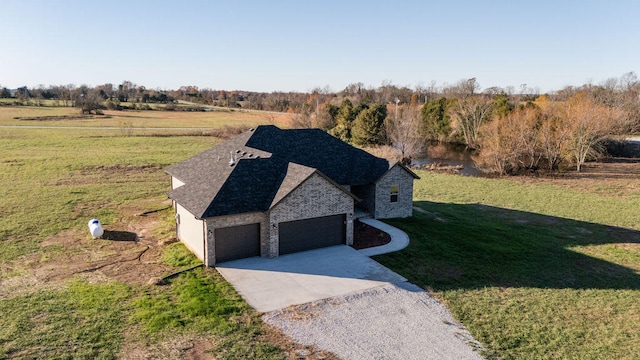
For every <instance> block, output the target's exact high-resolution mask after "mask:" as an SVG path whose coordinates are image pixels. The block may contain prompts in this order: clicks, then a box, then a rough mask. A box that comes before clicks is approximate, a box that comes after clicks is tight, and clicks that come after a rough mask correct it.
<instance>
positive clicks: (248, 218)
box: [205, 212, 270, 266]
mask: <svg viewBox="0 0 640 360" xmlns="http://www.w3.org/2000/svg"><path fill="white" fill-rule="evenodd" d="M205 220H206V223H207V248H206V258H207V260H206V261H205V265H206V266H214V265H215V258H216V254H215V252H216V247H215V240H216V239H215V231H213V230H214V229H218V228H225V227H231V226H238V225H247V224H255V223H259V224H260V256H262V257H270V252H269V242H268V239H269V226H268V223H267V216H266V214H265V213H262V212H253V213H246V214H237V215H226V216H216V217H212V218H207V219H205Z"/></svg>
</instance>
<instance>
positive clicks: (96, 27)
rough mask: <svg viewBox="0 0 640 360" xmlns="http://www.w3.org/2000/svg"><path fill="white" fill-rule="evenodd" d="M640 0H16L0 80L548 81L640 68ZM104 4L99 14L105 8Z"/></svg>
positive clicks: (287, 86) (305, 87)
mask: <svg viewBox="0 0 640 360" xmlns="http://www.w3.org/2000/svg"><path fill="white" fill-rule="evenodd" d="M638 10H640V3H637V2H634V1H630V0H622V1H617V2H615V3H614V4H610V3H606V2H603V1H595V0H591V1H581V2H576V1H569V0H566V1H561V2H552V1H549V0H544V1H540V2H537V3H535V6H528V5H523V4H514V3H512V2H509V1H505V0H498V1H493V2H491V3H490V4H483V3H476V2H473V1H461V0H460V1H455V2H448V3H446V4H441V3H423V2H421V1H402V2H400V3H395V4H392V5H390V4H388V3H384V2H381V1H373V2H370V1H367V2H362V1H355V2H349V3H346V4H343V3H340V2H337V1H328V2H323V3H322V4H313V3H311V4H309V3H306V4H299V3H297V2H294V1H279V2H276V3H262V2H256V1H248V2H244V3H242V4H240V5H237V4H233V3H209V2H206V1H192V2H188V3H183V4H180V5H176V4H174V3H172V2H169V1H166V0H163V1H155V2H145V1H140V2H135V3H126V2H123V1H115V2H110V3H108V4H101V3H88V4H87V3H84V2H81V1H77V0H67V1H63V2H57V3H55V4H54V3H49V2H47V1H44V0H36V1H29V2H12V3H7V4H5V5H4V6H3V12H2V14H0V21H1V22H2V23H3V24H5V28H8V29H12V31H13V34H12V36H9V37H6V38H5V40H4V41H3V51H2V52H1V53H0V64H2V65H1V66H0V86H4V87H7V88H10V89H16V88H19V87H22V86H27V87H28V88H37V87H38V86H40V85H44V86H52V85H54V86H55V85H66V84H74V85H76V86H80V85H88V86H91V87H95V86H99V85H102V84H106V83H111V84H120V83H122V82H123V81H125V80H128V81H131V82H132V83H135V84H138V85H143V86H145V87H147V88H148V89H161V90H175V89H179V88H180V87H182V86H197V87H198V88H199V89H214V90H227V91H249V92H266V93H270V92H302V93H304V92H310V91H312V90H313V89H315V88H328V89H330V90H331V91H332V92H339V91H341V90H342V89H344V88H346V87H347V86H348V85H349V84H354V83H363V84H364V85H365V86H366V87H373V88H377V87H380V86H381V85H383V84H385V83H390V84H392V85H395V86H398V87H405V86H406V87H408V88H412V89H414V88H415V87H417V86H429V85H431V84H432V83H434V84H435V85H436V86H438V87H443V86H447V85H453V84H454V83H456V82H457V81H459V80H463V79H469V78H476V79H477V82H478V84H479V85H480V87H481V88H482V89H483V90H485V89H487V88H490V87H500V88H508V87H513V88H515V89H520V88H522V87H523V86H525V87H526V88H529V89H533V90H536V89H537V90H538V92H539V93H541V94H543V93H550V92H553V91H557V90H560V89H562V88H564V87H566V86H581V85H583V84H588V83H592V84H599V83H601V82H603V81H605V80H607V79H609V78H618V77H620V76H622V75H623V74H625V73H628V72H636V70H637V64H638V60H639V59H640V50H638V49H637V48H636V47H633V46H631V44H633V43H635V39H634V37H635V34H637V33H638V32H639V30H640V24H638V22H637V21H636V20H635V14H637V13H638ZM96 14H98V15H99V17H98V18H97V19H96Z"/></svg>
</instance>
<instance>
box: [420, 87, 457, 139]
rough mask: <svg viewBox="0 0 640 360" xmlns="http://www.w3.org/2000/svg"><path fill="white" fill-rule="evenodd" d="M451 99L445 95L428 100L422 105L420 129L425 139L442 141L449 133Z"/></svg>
mask: <svg viewBox="0 0 640 360" xmlns="http://www.w3.org/2000/svg"><path fill="white" fill-rule="evenodd" d="M451 103H452V101H451V100H448V99H447V98H445V97H442V98H440V99H434V100H429V101H427V103H426V104H425V105H424V106H423V107H422V113H421V117H422V129H423V131H424V134H425V136H426V138H427V139H430V140H438V141H444V140H445V139H447V138H448V137H449V136H450V135H451V117H450V116H449V108H450V107H451Z"/></svg>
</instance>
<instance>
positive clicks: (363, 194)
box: [166, 126, 418, 266]
mask: <svg viewBox="0 0 640 360" xmlns="http://www.w3.org/2000/svg"><path fill="white" fill-rule="evenodd" d="M166 172H167V173H168V174H169V175H171V189H172V190H171V191H170V192H169V193H168V196H169V198H171V199H172V200H173V204H174V207H175V212H176V226H177V236H178V238H179V239H180V240H181V241H182V242H183V243H184V244H185V245H186V246H187V247H188V248H189V249H190V250H191V251H192V252H193V253H194V254H196V256H197V257H198V258H200V259H201V260H203V261H204V263H205V265H207V266H214V265H215V264H216V263H220V262H223V261H228V260H234V259H240V258H245V257H253V256H263V257H277V256H278V255H283V254H288V253H294V252H299V251H305V250H310V249H315V248H321V247H326V246H332V245H338V244H347V245H351V244H352V243H353V218H354V212H355V210H356V208H358V209H361V210H364V211H366V212H368V213H369V214H370V216H372V217H374V218H378V219H381V218H394V217H409V216H411V215H412V199H413V180H414V179H417V178H418V176H417V175H416V174H414V173H413V172H412V171H411V170H409V169H408V168H406V167H405V166H403V165H401V164H399V163H396V164H393V165H391V166H390V164H389V162H388V161H387V160H385V159H381V158H378V157H375V156H373V155H370V154H369V153H367V152H365V151H362V150H360V149H357V148H355V147H353V146H351V145H349V144H347V143H345V142H343V141H341V140H339V139H336V138H334V137H333V136H331V135H329V134H327V133H326V132H324V131H322V130H320V129H300V130H282V129H279V128H277V127H275V126H258V127H257V128H255V129H251V130H249V131H247V132H244V133H242V134H240V135H238V136H236V137H234V138H232V139H230V140H228V141H226V142H224V143H222V144H220V145H218V146H215V147H213V148H211V149H209V150H206V151H204V152H202V153H200V154H198V155H195V156H193V157H192V158H189V159H187V160H185V161H183V162H181V163H178V164H176V165H173V166H171V167H169V168H168V169H166Z"/></svg>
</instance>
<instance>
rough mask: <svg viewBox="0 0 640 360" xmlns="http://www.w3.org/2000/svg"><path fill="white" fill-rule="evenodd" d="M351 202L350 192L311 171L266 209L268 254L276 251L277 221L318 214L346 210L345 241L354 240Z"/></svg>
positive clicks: (274, 254)
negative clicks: (347, 192) (267, 214)
mask: <svg viewBox="0 0 640 360" xmlns="http://www.w3.org/2000/svg"><path fill="white" fill-rule="evenodd" d="M353 202H354V200H353V198H352V197H351V196H349V195H347V194H346V193H344V192H343V191H341V190H340V189H338V188H336V187H335V185H333V184H332V183H330V182H329V181H327V180H326V179H325V178H323V177H322V176H320V175H318V174H313V175H312V176H311V177H309V178H308V179H307V180H305V182H303V183H302V184H301V185H300V186H299V187H298V188H297V189H295V190H294V191H292V192H291V193H290V194H289V195H287V196H286V197H285V198H284V199H282V201H281V202H280V203H278V204H277V205H276V206H275V207H273V208H272V209H271V210H270V211H269V229H270V235H269V255H270V256H278V255H279V249H278V240H279V234H278V229H279V226H278V224H280V223H281V222H284V221H293V220H303V219H310V218H315V217H321V216H329V215H337V214H347V226H346V228H347V236H346V238H347V244H348V245H351V244H353V219H352V218H353ZM274 225H275V226H274Z"/></svg>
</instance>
